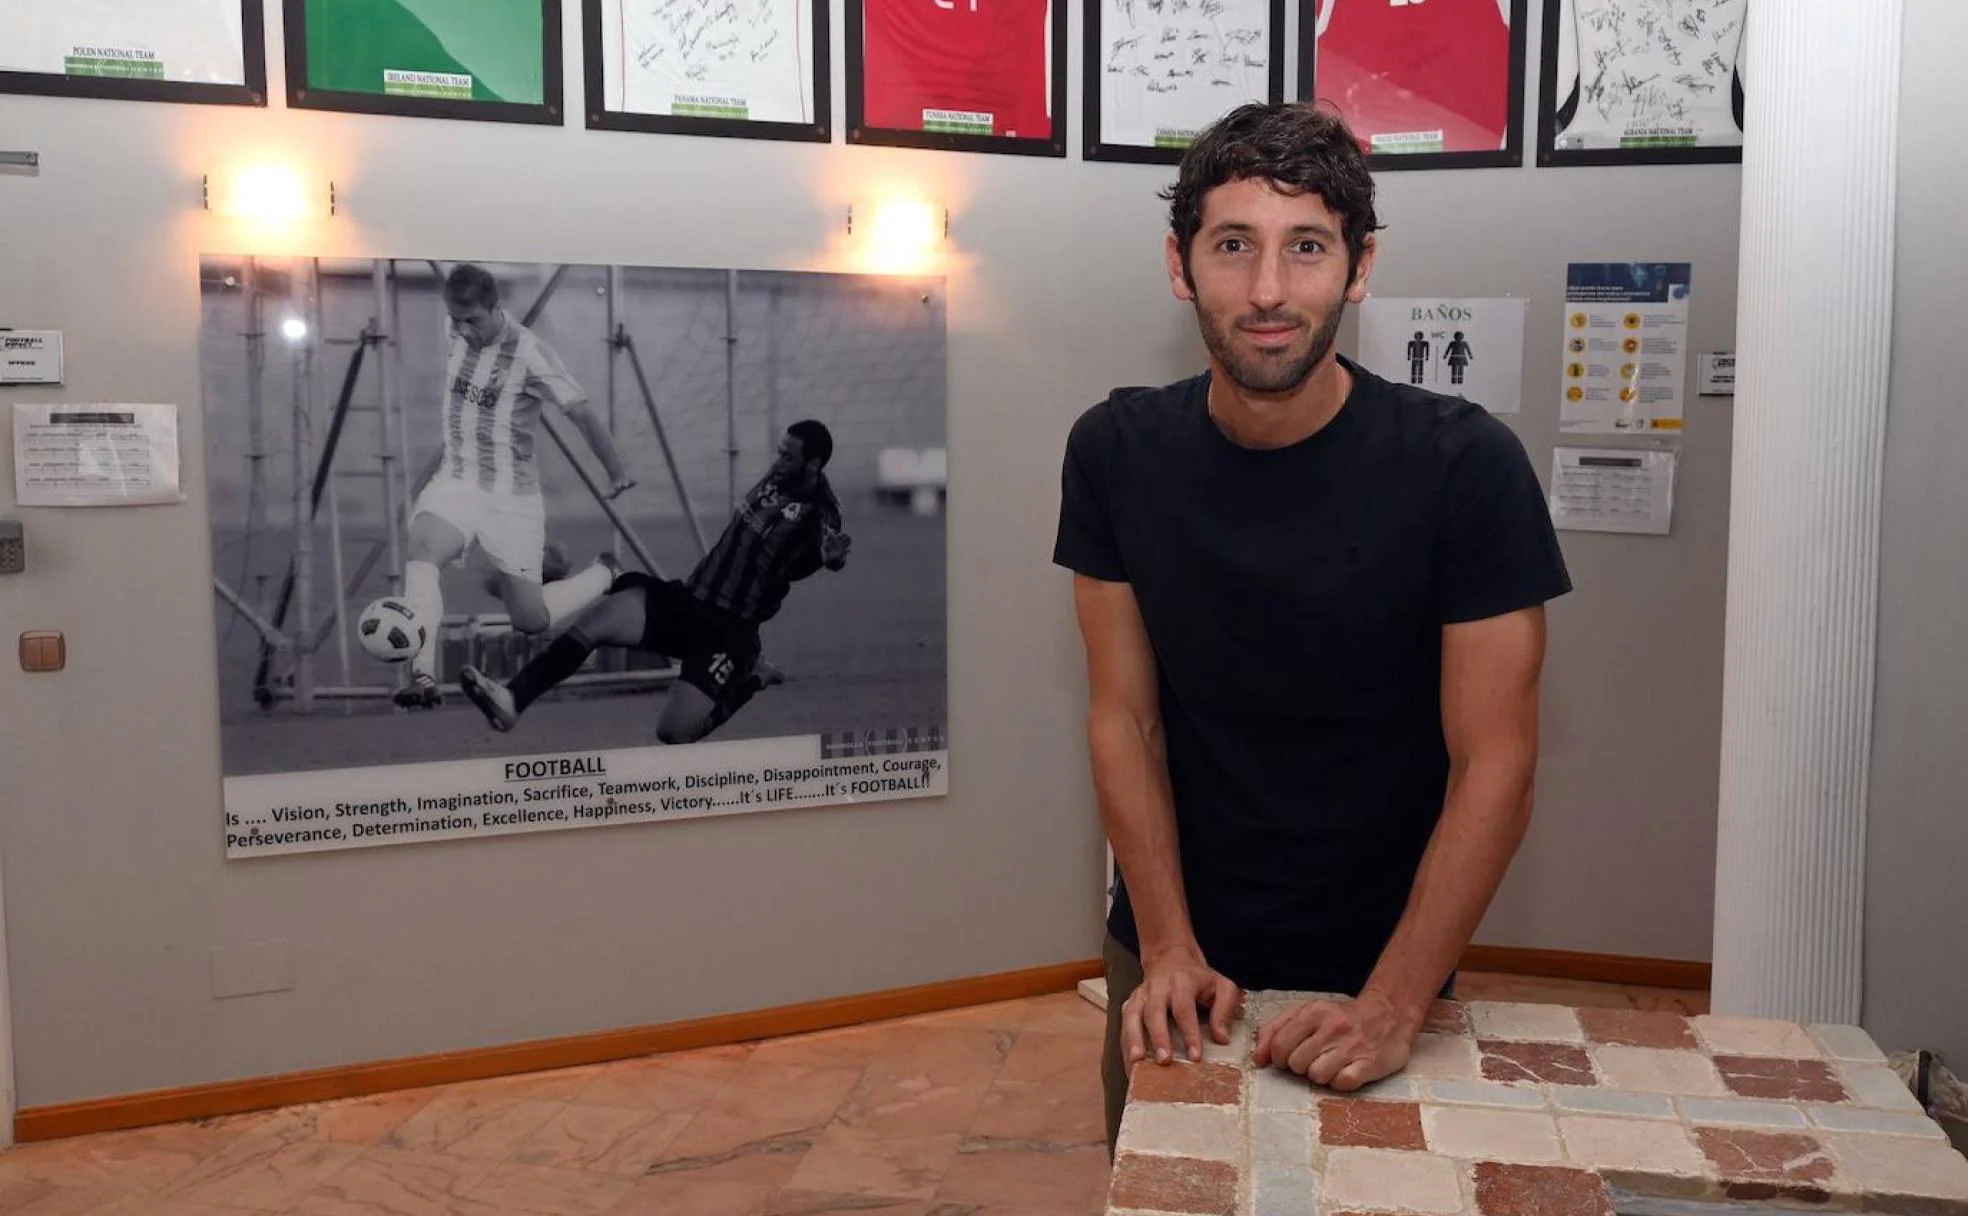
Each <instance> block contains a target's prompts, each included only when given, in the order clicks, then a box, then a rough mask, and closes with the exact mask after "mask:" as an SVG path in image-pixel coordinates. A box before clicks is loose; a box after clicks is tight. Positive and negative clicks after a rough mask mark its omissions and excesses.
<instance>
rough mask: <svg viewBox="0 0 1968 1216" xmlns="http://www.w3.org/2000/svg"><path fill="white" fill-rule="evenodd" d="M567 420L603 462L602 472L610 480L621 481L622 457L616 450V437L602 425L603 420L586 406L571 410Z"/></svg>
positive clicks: (589, 448)
mask: <svg viewBox="0 0 1968 1216" xmlns="http://www.w3.org/2000/svg"><path fill="white" fill-rule="evenodd" d="M567 420H568V421H569V422H572V423H573V424H574V429H575V430H577V431H580V432H581V438H582V439H585V440H586V441H587V444H588V450H589V451H592V452H593V453H594V454H595V456H596V458H597V459H599V460H600V461H601V468H602V471H603V472H605V473H607V474H608V476H609V478H610V480H613V481H620V480H621V479H622V456H621V453H619V452H617V451H616V450H615V437H614V436H612V435H610V434H609V433H608V428H607V427H605V426H603V425H601V420H600V419H599V418H596V417H595V416H594V414H593V412H591V411H590V410H588V409H587V407H585V406H578V407H575V408H573V409H569V410H568V411H567Z"/></svg>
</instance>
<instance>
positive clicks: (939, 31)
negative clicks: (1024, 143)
mask: <svg viewBox="0 0 1968 1216" xmlns="http://www.w3.org/2000/svg"><path fill="white" fill-rule="evenodd" d="M1049 7H1050V5H1049V0H865V3H864V4H863V7H862V13H863V18H862V21H863V26H864V30H865V33H864V37H863V43H862V46H863V50H864V55H863V65H864V71H863V73H862V74H863V78H864V79H865V81H866V94H865V96H864V98H863V114H864V119H865V121H866V122H867V124H868V125H869V126H871V127H883V128H887V129H889V130H902V131H923V130H933V131H950V132H963V133H974V134H980V135H999V136H1006V137H1017V138H1020V139H1049V138H1051V136H1052V120H1051V118H1050V116H1049V115H1048V114H1047V113H1046V104H1047V100H1048V97H1047V93H1048V90H1047V88H1046V66H1047V62H1048V54H1047V47H1046V34H1047V20H1048V12H1047V10H1048V8H1049Z"/></svg>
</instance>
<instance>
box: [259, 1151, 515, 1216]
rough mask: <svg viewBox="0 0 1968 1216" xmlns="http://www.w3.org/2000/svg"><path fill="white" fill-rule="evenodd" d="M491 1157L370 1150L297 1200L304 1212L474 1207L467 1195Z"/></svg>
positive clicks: (408, 1214)
mask: <svg viewBox="0 0 1968 1216" xmlns="http://www.w3.org/2000/svg"><path fill="white" fill-rule="evenodd" d="M494 1168H495V1167H494V1165H493V1164H492V1163H491V1162H488V1161H467V1160H465V1159H463V1158H460V1157H445V1156H441V1155H439V1154H437V1153H414V1152H406V1151H403V1150H401V1149H388V1148H372V1149H369V1150H367V1151H366V1152H364V1153H363V1154H362V1155H361V1156H360V1157H357V1158H356V1159H355V1160H354V1161H353V1162H351V1163H350V1164H349V1165H348V1166H347V1167H346V1168H344V1169H342V1170H340V1171H338V1172H337V1173H336V1174H335V1175H334V1177H332V1178H330V1179H328V1180H327V1181H325V1182H322V1183H319V1184H317V1185H316V1186H315V1187H314V1188H313V1189H312V1190H310V1191H308V1192H307V1194H305V1195H304V1196H302V1197H301V1198H300V1200H299V1201H298V1202H296V1203H295V1204H294V1205H293V1207H292V1209H291V1210H292V1211H294V1212H296V1213H299V1214H300V1216H368V1214H369V1213H375V1212H388V1213H392V1216H426V1214H427V1213H441V1214H449V1213H452V1212H455V1211H458V1210H460V1209H467V1210H468V1209H470V1208H472V1207H475V1206H478V1205H476V1204H475V1203H474V1202H473V1201H472V1200H471V1199H470V1198H469V1194H470V1192H471V1190H472V1188H473V1187H475V1186H477V1185H478V1184H479V1183H480V1182H482V1181H484V1180H485V1178H486V1177H487V1176H488V1175H490V1174H491V1172H492V1170H493V1169H494Z"/></svg>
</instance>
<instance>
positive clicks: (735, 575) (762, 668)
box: [458, 419, 851, 743]
mask: <svg viewBox="0 0 1968 1216" xmlns="http://www.w3.org/2000/svg"><path fill="white" fill-rule="evenodd" d="M833 451H834V440H833V435H832V433H831V432H829V431H828V430H827V428H826V426H825V425H824V424H822V423H819V422H815V421H812V420H810V419H809V420H807V421H803V422H795V423H794V424H793V425H792V426H790V427H788V428H786V433H785V434H784V435H782V436H781V437H780V439H779V450H778V452H777V453H776V454H775V456H774V458H773V461H772V467H771V468H770V469H768V470H767V471H766V474H765V476H764V478H762V479H761V480H760V481H759V483H758V484H757V485H755V486H753V487H752V488H751V490H750V491H749V492H748V493H747V494H746V495H745V497H744V499H743V500H742V501H741V502H740V503H739V504H738V509H737V510H736V511H734V512H733V513H732V516H731V522H730V523H728V524H726V525H725V529H724V534H723V535H721V536H719V537H718V542H717V544H716V545H714V546H713V547H712V548H711V551H710V552H709V553H706V554H705V555H704V558H703V560H701V561H699V562H698V563H697V568H696V569H695V570H693V571H691V573H690V576H689V577H688V578H685V579H658V578H656V577H654V576H652V575H648V574H644V573H642V572H641V571H628V572H626V573H624V574H622V575H620V576H618V577H617V578H616V579H615V582H614V585H613V587H612V588H611V589H610V591H609V593H608V595H607V597H606V598H605V599H603V600H602V601H601V602H600V603H599V604H596V605H595V606H594V607H592V608H590V609H588V610H587V611H586V612H585V613H583V614H582V615H581V616H580V617H579V618H578V619H577V620H576V621H575V622H574V623H573V624H572V625H569V626H568V627H567V629H566V630H565V631H564V632H562V633H561V635H560V636H559V637H557V638H555V639H554V641H553V644H552V645H551V646H549V647H547V649H546V650H544V651H542V652H541V653H540V654H539V655H538V656H536V657H535V658H534V659H533V660H532V661H531V662H529V663H528V664H527V665H526V666H525V667H523V668H521V669H520V671H519V673H518V674H516V675H515V676H513V678H512V679H511V680H510V681H509V682H507V683H505V684H500V683H499V682H498V681H496V680H493V679H491V678H489V677H488V676H486V675H485V674H484V673H482V672H480V671H478V670H477V669H476V668H472V667H464V668H461V669H460V670H459V672H458V683H459V685H460V686H461V687H462V688H463V689H464V691H465V695H466V696H468V697H470V698H471V699H472V703H473V704H475V705H477V706H478V708H479V709H480V710H481V711H483V712H484V714H485V717H486V720H487V721H489V722H491V724H492V726H493V729H495V730H501V731H505V730H511V729H512V728H513V725H514V724H515V723H517V722H518V721H519V716H520V714H522V713H524V712H525V711H526V707H527V706H528V705H531V704H532V703H533V702H534V701H535V700H537V699H538V698H539V697H540V695H541V694H542V693H544V692H546V691H547V690H548V689H550V688H552V687H553V686H554V685H556V684H558V683H560V682H561V681H562V680H565V679H566V678H567V677H568V676H571V675H573V674H574V673H575V672H576V671H579V670H580V668H581V664H583V663H585V662H587V659H588V655H589V654H591V653H593V652H594V650H595V648H596V647H598V646H621V647H626V648H634V649H641V650H647V651H650V652H652V653H655V654H665V655H670V656H672V657H674V658H676V659H678V660H679V661H680V662H681V663H682V668H683V670H682V672H681V678H680V679H679V680H678V681H677V682H676V683H675V684H673V685H672V686H671V687H670V691H669V695H668V696H667V697H666V698H665V699H664V701H663V712H662V716H661V718H659V719H658V721H657V723H656V737H657V738H658V739H660V740H661V741H663V742H664V743H693V742H695V741H697V740H698V739H702V738H703V737H704V736H706V735H708V734H710V733H711V732H712V731H714V730H716V729H717V728H718V727H719V726H721V725H723V724H724V723H725V722H727V721H729V720H730V718H731V715H732V714H735V713H737V712H738V710H739V709H740V708H741V707H742V706H743V705H744V704H745V703H746V702H747V701H749V700H751V698H752V696H753V694H755V693H757V692H758V691H759V690H760V689H763V688H765V687H767V686H769V685H772V684H777V683H779V682H780V681H781V680H783V679H784V678H785V677H784V675H783V674H781V673H780V671H779V670H778V668H776V667H774V666H773V665H772V664H770V663H768V662H766V661H765V659H764V658H762V657H761V656H760V653H759V651H760V646H759V627H760V626H761V625H763V624H764V623H765V622H766V621H769V620H771V619H772V618H773V617H774V616H776V615H777V614H778V612H779V609H780V606H781V605H783V604H784V603H785V600H786V595H787V593H788V592H790V591H791V590H792V585H793V584H794V583H796V582H798V581H799V580H801V579H803V578H807V577H810V576H811V575H813V574H816V573H818V572H819V571H820V570H822V569H827V570H839V569H841V568H842V567H844V566H845V565H846V564H847V551H848V548H849V545H850V543H851V542H850V539H849V537H848V535H847V533H846V531H844V530H843V528H842V523H841V510H840V500H839V499H837V498H836V497H834V491H833V487H832V486H831V485H829V484H828V482H827V475H826V474H825V473H824V472H823V471H822V470H824V469H825V468H826V466H827V461H828V460H829V459H831V458H832V457H833Z"/></svg>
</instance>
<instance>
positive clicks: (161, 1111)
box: [14, 959, 1102, 1144]
mask: <svg viewBox="0 0 1968 1216" xmlns="http://www.w3.org/2000/svg"><path fill="white" fill-rule="evenodd" d="M1101 973H1102V971H1101V964H1100V960H1098V959H1091V960H1088V961H1085V962H1076V963H1059V964H1056V965H1054V966H1050V967H1033V968H1030V969H1028V970H1024V971H1007V972H1001V973H999V974H996V975H981V976H975V977H972V978H969V979H961V980H948V981H945V982H942V983H936V984H922V985H918V986H916V987H913V988H894V989H889V990H887V991H884V992H871V993H867V994H865V995H862V996H851V997H839V998H836V999H833V1000H826V1001H811V1002H808V1003H805V1004H800V1005H782V1006H779V1007H777V1008H773V1009H760V1010H755V1011H752V1012H749V1013H734V1014H723V1015H718V1016H714V1017H705V1018H693V1019H691V1020H689V1021H686V1022H669V1023H665V1024H662V1025H657V1026H641V1027H634V1028H631V1029H627V1030H608V1031H601V1032H599V1033H596V1034H584V1035H573V1036H570V1037H567V1038H559V1039H539V1040H535V1041H533V1042H529V1043H511V1044H506V1045H504V1046H499V1047H481V1048H474V1049H471V1050H467V1051H455V1052H444V1053H442V1054H439V1055H429V1056H413V1057H408V1058H404V1059H397V1060H381V1061H377V1062H374V1063H370V1064H349V1065H343V1066H341V1067H337V1068H322V1069H316V1070H313V1071H310V1072H297V1073H286V1074H282V1075H279V1076H271V1077H253V1078H250V1079H246V1080H241V1081H220V1082H217V1083H214V1084H210V1085H190V1086H186V1087H184V1088H182V1089H166V1090H155V1091H152V1092H149V1093H139V1094H129V1095H125V1096H122V1097H114V1098H94V1099H90V1100H88V1101H84V1102H63V1103H58V1104H55V1105H51V1106H30V1107H25V1108H23V1109H22V1110H20V1111H19V1112H18V1113H16V1114H15V1116H14V1138H15V1139H16V1140H17V1141H19V1142H21V1143H23V1144H25V1143H28V1142H30V1141H36V1140H58V1139H62V1138H65V1137H69V1136H81V1135H87V1134H89V1133H92V1132H106V1131H118V1130H122V1129H126V1128H132V1127H148V1126H151V1125H154V1124H159V1123H180V1122H183V1121H185V1120H189V1119H206V1118H211V1117H213V1116H215V1115H231V1114H239V1113H241V1112H244V1111H254V1110H268V1109H271V1108H274V1107H281V1106H295V1105H299V1104H301V1103H305V1102H324V1101H329V1100H332V1099H335V1098H357V1097H364V1096H367V1095H369V1094H380V1093H388V1092H390V1091H392V1090H400V1089H418V1088H422V1087H424V1086H430V1085H450V1084H454V1083H456V1082H459V1081H482V1080H485V1079H487V1078H490V1077H502V1076H510V1075H512V1074H515V1073H527V1072H540V1071H544V1070H547V1069H553V1068H574V1067H578V1066H580V1065H583V1064H603V1063H607V1062H609V1061H611V1060H626V1059H632V1058H634V1057H636V1056H646V1055H655V1054H658V1053H660V1052H668V1051H689V1050H691V1049H694V1048H699V1047H716V1046H721V1045H723V1044H726V1043H744V1042H750V1041H752V1040H755V1039H770V1038H778V1037H780V1036H782V1035H791V1034H805V1033H808V1032H810V1031H816V1030H831V1029H834V1028H837V1027H841V1026H853V1025H858V1024H860V1023H863V1022H878V1021H882V1020H885V1019H888V1018H898V1017H911V1016H915V1015H917V1014H924V1013H936V1012H939V1011H941V1010H945V1009H960V1008H963V1007H965V1006H969V1005H985V1004H989V1003H991V1002H993V1001H1010V1000H1016V999H1018V998H1020V997H1030V996H1044V995H1046V994H1048V993H1055V992H1072V991H1073V990H1074V989H1075V987H1076V986H1077V985H1078V984H1079V982H1080V981H1081V980H1083V979H1088V978H1091V977H1094V976H1098V975H1100V974H1101Z"/></svg>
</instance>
